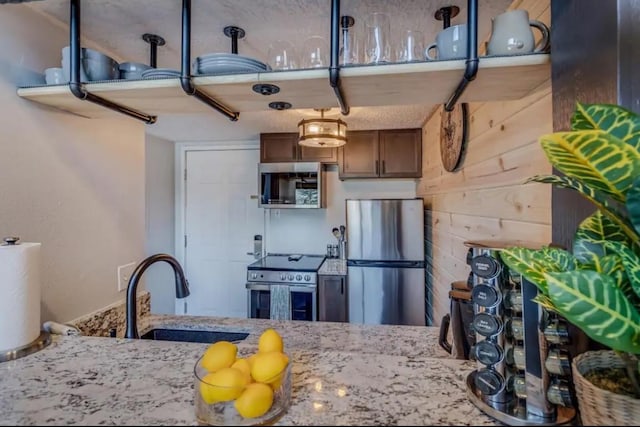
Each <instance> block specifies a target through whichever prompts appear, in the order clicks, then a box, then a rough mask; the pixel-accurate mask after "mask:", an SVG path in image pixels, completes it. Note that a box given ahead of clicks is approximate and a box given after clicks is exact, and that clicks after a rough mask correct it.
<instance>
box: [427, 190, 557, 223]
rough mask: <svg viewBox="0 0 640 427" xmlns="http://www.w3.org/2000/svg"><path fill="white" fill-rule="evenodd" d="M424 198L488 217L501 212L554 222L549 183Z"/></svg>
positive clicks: (509, 216)
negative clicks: (552, 219) (552, 220)
mask: <svg viewBox="0 0 640 427" xmlns="http://www.w3.org/2000/svg"><path fill="white" fill-rule="evenodd" d="M424 198H425V206H427V207H429V208H430V209H433V210H436V211H442V212H456V213H463V214H466V215H476V216H486V217H491V216H494V215H495V213H496V212H500V216H501V218H503V219H513V220H517V221H526V222H535V223H542V224H549V223H550V222H551V198H550V197H549V189H548V186H547V185H545V184H535V183H532V184H526V185H522V186H509V187H506V188H504V187H499V188H490V189H486V190H485V189H479V190H476V191H456V192H447V193H436V194H433V195H429V196H424Z"/></svg>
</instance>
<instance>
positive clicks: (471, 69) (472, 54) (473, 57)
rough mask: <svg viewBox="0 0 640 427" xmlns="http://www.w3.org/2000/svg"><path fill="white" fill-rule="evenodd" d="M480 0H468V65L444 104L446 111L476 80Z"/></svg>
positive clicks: (453, 105)
mask: <svg viewBox="0 0 640 427" xmlns="http://www.w3.org/2000/svg"><path fill="white" fill-rule="evenodd" d="M479 61H480V60H479V59H478V0H467V66H466V69H465V71H464V76H463V77H462V81H460V83H459V84H458V87H457V88H456V90H455V92H454V93H453V95H451V97H450V98H449V100H448V101H447V103H446V104H445V105H444V109H445V111H453V108H454V107H455V105H456V102H458V99H460V96H462V93H463V92H464V90H465V89H466V88H467V86H468V85H469V83H470V82H472V81H473V80H475V78H476V75H477V74H478V64H479Z"/></svg>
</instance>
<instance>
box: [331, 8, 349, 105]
mask: <svg viewBox="0 0 640 427" xmlns="http://www.w3.org/2000/svg"><path fill="white" fill-rule="evenodd" d="M339 51H340V0H331V64H330V66H329V84H330V85H331V87H332V88H333V91H334V92H335V94H336V97H337V98H338V104H340V111H341V112H342V114H343V115H345V116H347V115H348V114H349V105H347V101H346V100H345V99H344V95H343V94H342V85H341V84H340V66H339V63H338V62H339V60H338V58H339V55H340V53H339Z"/></svg>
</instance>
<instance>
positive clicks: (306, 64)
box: [302, 36, 329, 68]
mask: <svg viewBox="0 0 640 427" xmlns="http://www.w3.org/2000/svg"><path fill="white" fill-rule="evenodd" d="M327 51H328V46H327V41H326V40H325V39H324V37H320V36H311V37H309V38H308V39H306V40H305V41H304V44H303V47H302V68H322V67H328V66H329V61H328V54H327Z"/></svg>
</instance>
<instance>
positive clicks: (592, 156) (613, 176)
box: [501, 104, 640, 425]
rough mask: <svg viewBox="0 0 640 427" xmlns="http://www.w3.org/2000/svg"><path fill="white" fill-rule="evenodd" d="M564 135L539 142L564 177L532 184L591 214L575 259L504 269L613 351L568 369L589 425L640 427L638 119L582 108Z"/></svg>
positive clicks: (513, 260)
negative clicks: (577, 201) (563, 192)
mask: <svg viewBox="0 0 640 427" xmlns="http://www.w3.org/2000/svg"><path fill="white" fill-rule="evenodd" d="M571 124H572V130H571V131H570V132H557V133H553V134H549V135H544V136H542V137H541V138H540V142H541V145H542V148H543V149H544V151H545V153H546V156H547V158H548V159H549V161H550V162H551V164H552V165H553V166H554V167H555V168H556V169H557V170H559V171H561V172H562V173H563V174H564V175H562V176H556V175H549V176H535V177H533V178H530V179H529V181H535V182H542V183H549V184H552V185H556V186H559V187H563V188H569V189H571V190H574V191H577V192H579V193H580V194H581V195H583V196H584V197H586V198H587V199H589V200H590V201H591V202H593V204H594V205H595V206H596V207H597V211H596V212H595V213H594V214H593V215H591V216H590V217H588V218H587V219H586V220H584V221H583V222H582V223H581V224H580V226H579V227H578V229H577V230H576V233H575V238H574V243H573V248H572V251H571V252H569V251H566V250H563V249H558V248H552V247H545V248H542V249H540V250H531V249H526V248H520V247H513V248H509V249H507V250H505V251H503V252H502V253H501V256H502V258H503V261H504V262H505V263H506V264H507V265H508V266H509V268H510V269H512V270H514V271H516V272H518V273H520V274H522V275H523V276H524V277H525V278H526V279H527V280H529V281H530V282H532V283H533V284H535V285H536V287H537V288H538V290H539V293H538V296H537V298H536V302H538V303H539V304H541V305H542V306H544V307H546V308H547V309H549V310H552V311H555V312H557V313H559V314H560V315H561V316H563V317H564V318H565V319H567V320H568V321H569V322H571V323H572V324H573V325H575V326H576V327H578V328H579V329H580V330H582V331H583V332H584V333H585V334H586V335H587V336H589V337H590V338H591V339H593V340H594V341H596V342H598V343H600V344H602V345H604V346H606V347H608V348H610V349H611V350H599V351H587V352H585V353H583V354H580V355H578V356H577V357H576V358H575V359H574V360H573V361H572V370H573V377H574V378H573V380H574V384H575V388H576V394H577V397H578V404H579V409H580V414H581V418H582V422H583V423H584V424H585V425H625V424H626V425H634V424H635V425H638V424H640V400H638V399H640V372H639V369H640V365H639V362H638V355H640V313H639V309H640V117H639V116H637V115H636V114H634V113H633V112H631V111H628V110H626V109H624V108H621V107H619V106H615V105H581V104H578V105H577V108H576V111H575V113H574V115H573V117H572V120H571Z"/></svg>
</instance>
